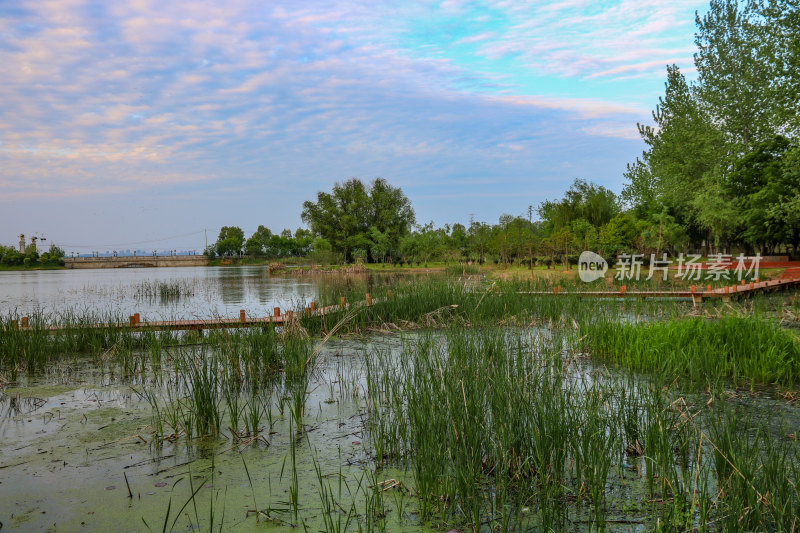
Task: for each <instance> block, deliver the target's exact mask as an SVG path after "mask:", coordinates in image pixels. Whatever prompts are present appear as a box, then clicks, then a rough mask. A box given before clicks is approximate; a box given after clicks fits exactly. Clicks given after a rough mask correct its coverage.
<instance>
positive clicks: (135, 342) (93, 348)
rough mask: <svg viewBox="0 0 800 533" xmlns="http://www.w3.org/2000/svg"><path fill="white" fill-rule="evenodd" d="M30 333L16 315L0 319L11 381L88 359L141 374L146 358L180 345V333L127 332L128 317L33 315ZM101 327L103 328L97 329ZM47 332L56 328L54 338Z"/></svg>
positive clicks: (2, 359) (4, 364) (1, 364)
mask: <svg viewBox="0 0 800 533" xmlns="http://www.w3.org/2000/svg"><path fill="white" fill-rule="evenodd" d="M28 318H29V322H28V327H27V328H22V327H21V317H20V316H18V315H16V314H9V315H5V316H0V371H2V372H8V373H9V374H10V375H11V377H12V379H15V378H16V376H17V374H18V373H19V372H20V371H24V372H28V373H32V372H36V371H40V370H43V369H44V368H45V367H46V366H47V365H48V364H50V363H53V362H58V361H75V360H76V359H77V358H78V357H81V356H87V355H88V356H91V357H94V358H96V359H98V360H102V361H103V362H105V363H108V364H113V363H117V362H119V363H121V364H122V366H123V370H124V371H126V372H129V373H132V372H137V371H141V369H142V366H143V365H144V363H145V361H144V354H145V352H148V353H149V354H151V355H152V354H154V353H156V352H159V353H160V351H161V348H162V347H163V346H166V345H170V344H175V343H177V342H179V339H180V337H181V335H180V333H172V332H152V331H135V330H131V329H130V328H128V327H125V324H126V323H127V317H126V318H125V319H124V320H123V318H122V317H119V316H116V315H113V314H98V313H91V312H83V313H81V312H78V311H75V310H66V311H63V312H61V313H49V314H48V313H44V312H41V311H38V312H35V313H31V315H30V316H29V317H28ZM98 325H102V327H98ZM51 327H56V328H58V331H56V332H54V331H52V330H51Z"/></svg>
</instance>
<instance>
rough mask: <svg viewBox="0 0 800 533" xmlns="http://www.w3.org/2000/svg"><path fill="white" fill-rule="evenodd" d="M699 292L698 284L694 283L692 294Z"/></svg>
mask: <svg viewBox="0 0 800 533" xmlns="http://www.w3.org/2000/svg"><path fill="white" fill-rule="evenodd" d="M696 292H697V285H692V294H694V293H696Z"/></svg>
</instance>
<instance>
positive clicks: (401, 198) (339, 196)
mask: <svg viewBox="0 0 800 533" xmlns="http://www.w3.org/2000/svg"><path fill="white" fill-rule="evenodd" d="M302 218H303V221H304V222H305V223H306V224H308V225H309V226H310V228H311V231H312V232H313V233H314V234H315V235H317V236H319V237H322V238H324V239H325V240H327V241H328V242H329V243H330V244H331V246H332V247H333V249H334V250H335V251H337V252H341V253H343V254H344V256H345V260H346V261H350V260H352V257H353V250H357V249H358V250H365V251H366V253H367V260H368V261H370V262H371V261H374V257H373V255H372V249H373V246H374V244H375V243H374V241H373V240H372V236H373V235H377V233H373V232H372V228H373V227H374V228H375V230H376V231H377V232H379V233H380V234H381V235H384V236H385V238H386V240H387V244H388V249H389V250H392V249H396V248H397V247H398V244H399V242H400V238H401V237H403V236H405V235H407V234H408V233H409V231H410V230H411V226H412V225H413V224H414V223H415V221H416V220H415V216H414V210H413V209H412V208H411V202H410V201H409V200H408V198H406V196H405V195H404V194H403V191H402V190H401V189H400V188H399V187H397V188H395V187H392V186H391V185H389V184H388V182H387V181H386V180H384V179H382V178H377V179H375V180H374V181H373V182H372V183H371V184H370V185H369V187H366V186H365V185H364V184H363V183H362V182H361V180H359V179H356V178H353V179H350V180H348V181H346V182H344V183H341V184H340V183H336V184H335V185H334V186H333V190H332V191H331V193H326V192H318V193H317V201H316V202H311V201H306V202H304V203H303V212H302Z"/></svg>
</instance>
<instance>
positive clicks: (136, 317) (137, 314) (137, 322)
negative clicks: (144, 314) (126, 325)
mask: <svg viewBox="0 0 800 533" xmlns="http://www.w3.org/2000/svg"><path fill="white" fill-rule="evenodd" d="M133 318H134V320H135V321H136V323H135V324H134V326H138V325H139V313H134V314H133Z"/></svg>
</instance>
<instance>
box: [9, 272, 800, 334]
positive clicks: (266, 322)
mask: <svg viewBox="0 0 800 533" xmlns="http://www.w3.org/2000/svg"><path fill="white" fill-rule="evenodd" d="M798 285H800V269H787V272H786V273H784V275H783V276H782V277H781V278H780V279H775V280H768V281H758V282H750V283H745V284H740V285H728V286H724V287H719V288H716V289H711V288H710V286H709V287H707V288H706V290H702V289H701V290H698V288H697V287H696V286H693V287H692V288H691V289H690V290H679V291H667V290H664V291H628V290H627V287H625V286H622V287H621V288H620V289H619V290H616V291H562V290H561V287H555V288H554V289H553V290H552V291H531V292H524V293H521V294H530V295H533V296H572V297H579V298H663V299H666V298H676V299H691V300H692V301H693V302H694V303H700V302H703V301H705V300H708V299H713V298H718V299H720V300H721V301H723V302H730V301H731V300H733V299H737V298H743V297H749V296H751V295H752V294H755V293H764V292H773V291H778V290H786V289H789V288H794V287H797V286H798ZM390 293H391V291H390ZM365 296H366V299H365V300H364V301H362V302H359V303H358V304H355V305H356V306H366V307H369V306H371V305H372V304H373V302H376V301H377V300H376V299H373V298H372V297H371V296H370V295H369V294H366V295H365ZM389 297H390V298H391V297H392V295H391V294H389ZM350 308H351V304H348V303H347V302H346V301H345V299H344V298H342V299H341V301H340V302H339V304H338V305H329V306H327V307H321V308H317V307H316V304H315V303H314V302H311V305H310V306H309V307H307V308H306V309H305V310H304V314H305V316H308V317H323V316H327V315H331V314H334V313H340V312H343V311H346V310H347V309H350ZM298 318H299V317H298V316H297V313H295V312H293V311H286V312H285V313H281V310H280V308H278V307H276V308H274V309H273V315H272V316H265V317H249V316H247V315H246V313H245V311H244V310H241V311H239V318H207V319H199V320H164V321H154V322H142V321H141V320H140V319H139V313H136V314H135V315H131V316H130V320H129V322H128V323H116V324H114V323H108V322H106V323H98V324H81V325H78V326H58V325H51V326H37V325H32V324H30V323H29V320H28V318H27V317H23V318H22V321H21V322H22V323H21V324H20V323H19V322H17V321H13V322H12V327H13V328H14V329H18V330H21V331H47V332H49V333H51V334H58V333H60V332H63V331H68V330H70V329H83V330H85V329H107V328H126V329H131V330H136V331H199V332H202V331H204V330H211V329H238V328H254V327H268V326H278V325H283V324H286V323H288V322H291V321H293V320H297V319H298Z"/></svg>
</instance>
